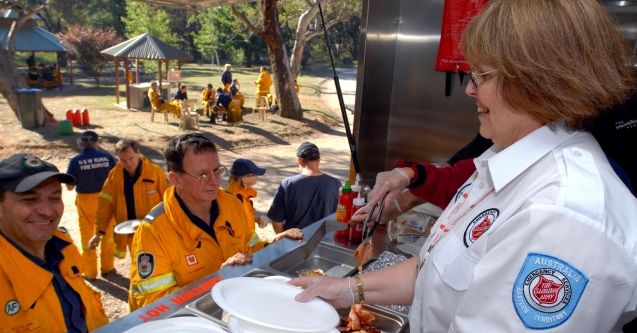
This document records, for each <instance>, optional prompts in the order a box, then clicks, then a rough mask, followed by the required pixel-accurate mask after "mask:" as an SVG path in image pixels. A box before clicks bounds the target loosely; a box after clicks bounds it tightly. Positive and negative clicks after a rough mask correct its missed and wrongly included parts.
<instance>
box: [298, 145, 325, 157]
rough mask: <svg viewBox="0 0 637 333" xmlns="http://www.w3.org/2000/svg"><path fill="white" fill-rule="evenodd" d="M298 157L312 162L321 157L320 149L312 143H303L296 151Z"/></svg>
mask: <svg viewBox="0 0 637 333" xmlns="http://www.w3.org/2000/svg"><path fill="white" fill-rule="evenodd" d="M296 156H297V157H301V158H303V159H305V160H308V161H311V160H316V159H319V158H320V157H321V153H320V152H319V149H318V147H317V146H316V145H315V144H313V143H311V142H308V141H306V142H303V143H302V144H301V145H300V146H299V148H298V149H297V150H296Z"/></svg>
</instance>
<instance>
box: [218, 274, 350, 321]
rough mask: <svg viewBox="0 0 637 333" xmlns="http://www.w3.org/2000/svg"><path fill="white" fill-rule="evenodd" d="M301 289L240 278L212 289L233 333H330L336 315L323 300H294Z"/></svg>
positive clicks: (220, 283)
mask: <svg viewBox="0 0 637 333" xmlns="http://www.w3.org/2000/svg"><path fill="white" fill-rule="evenodd" d="M299 292H301V289H299V288H297V287H295V286H292V285H290V284H287V283H281V281H276V280H274V279H260V278H254V277H239V278H232V279H228V280H224V281H221V282H218V283H217V284H216V285H215V286H214V287H213V288H212V298H213V299H214V300H215V302H216V303H217V305H219V306H220V307H221V308H222V309H224V310H225V311H227V312H228V313H230V315H231V316H232V317H231V318H230V320H229V321H228V328H229V329H230V331H231V332H233V333H256V332H259V333H270V332H281V333H292V332H293V333H332V332H334V328H335V327H336V326H337V325H338V324H339V321H340V318H339V316H338V313H337V312H336V310H335V309H334V307H332V306H331V305H330V304H328V303H327V302H325V301H324V300H321V299H318V298H315V299H312V300H310V301H309V302H306V303H301V302H297V301H295V300H294V296H296V295H297V294H298V293H299Z"/></svg>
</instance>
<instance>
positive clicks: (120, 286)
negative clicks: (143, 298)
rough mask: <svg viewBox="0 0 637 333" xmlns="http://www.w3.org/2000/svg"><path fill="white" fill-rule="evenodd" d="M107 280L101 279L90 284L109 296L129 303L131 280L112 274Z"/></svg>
mask: <svg viewBox="0 0 637 333" xmlns="http://www.w3.org/2000/svg"><path fill="white" fill-rule="evenodd" d="M107 278H108V280H105V279H103V278H101V279H95V280H93V281H90V280H88V282H89V283H90V284H91V285H93V287H95V288H97V289H99V290H100V291H101V292H103V293H106V294H109V295H111V296H113V297H115V298H117V299H118V300H120V301H122V302H128V286H129V285H130V280H129V279H128V278H127V277H124V276H121V275H119V274H112V275H109V276H108V277H107Z"/></svg>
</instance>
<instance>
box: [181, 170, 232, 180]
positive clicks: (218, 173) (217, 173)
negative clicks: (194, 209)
mask: <svg viewBox="0 0 637 333" xmlns="http://www.w3.org/2000/svg"><path fill="white" fill-rule="evenodd" d="M227 170H228V169H227V168H226V167H225V166H220V167H218V168H217V169H216V170H214V171H212V172H202V173H201V174H199V175H198V176H196V175H192V174H189V173H188V172H186V171H181V173H183V174H184V175H188V176H190V177H193V178H195V179H197V180H198V181H199V182H200V183H202V184H208V183H210V180H211V179H212V176H213V175H214V176H215V177H217V178H221V177H223V175H225V174H226V171H227Z"/></svg>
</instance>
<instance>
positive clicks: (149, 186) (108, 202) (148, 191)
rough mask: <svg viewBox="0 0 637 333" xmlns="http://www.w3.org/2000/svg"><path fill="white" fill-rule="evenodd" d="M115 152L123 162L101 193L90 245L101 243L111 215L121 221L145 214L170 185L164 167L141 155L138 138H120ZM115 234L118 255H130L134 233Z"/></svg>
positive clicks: (105, 183)
mask: <svg viewBox="0 0 637 333" xmlns="http://www.w3.org/2000/svg"><path fill="white" fill-rule="evenodd" d="M115 154H116V155H117V157H118V158H119V162H117V164H116V165H115V167H114V168H113V169H112V170H111V171H110V172H109V174H108V177H107V178H106V181H105V182H104V186H102V191H101V192H100V194H99V202H98V205H97V220H96V222H95V235H93V238H91V240H90V241H89V248H95V247H96V246H97V245H98V244H99V243H100V240H101V239H102V237H103V236H104V235H105V234H106V228H107V227H108V225H109V223H110V221H111V219H113V218H114V219H115V223H116V224H118V223H121V222H124V221H128V220H135V219H142V218H144V216H146V213H148V211H150V209H151V208H153V207H154V206H155V205H157V204H158V203H160V202H161V199H162V196H163V193H164V191H165V190H166V189H167V188H168V182H167V180H166V174H165V173H164V170H162V169H161V167H160V166H159V165H157V164H155V163H153V162H152V161H150V160H149V159H147V158H146V157H143V156H141V154H140V152H139V144H138V143H137V142H136V141H134V140H129V139H122V140H119V141H118V142H117V143H116V144H115ZM113 238H114V239H115V256H116V257H118V258H120V259H122V258H124V257H125V256H126V248H127V247H129V248H130V247H131V245H130V243H131V241H132V237H131V236H130V235H118V234H115V235H114V236H113ZM129 251H130V249H129ZM131 253H132V251H131Z"/></svg>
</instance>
